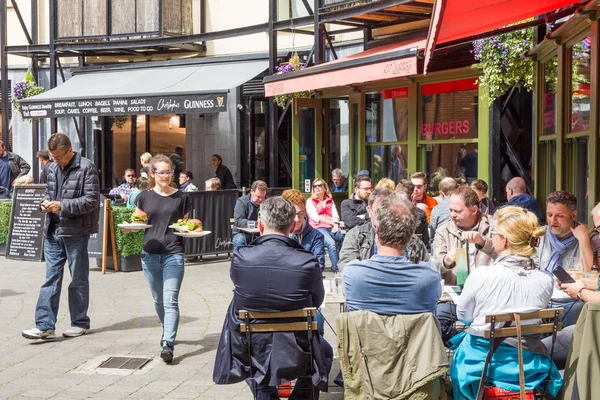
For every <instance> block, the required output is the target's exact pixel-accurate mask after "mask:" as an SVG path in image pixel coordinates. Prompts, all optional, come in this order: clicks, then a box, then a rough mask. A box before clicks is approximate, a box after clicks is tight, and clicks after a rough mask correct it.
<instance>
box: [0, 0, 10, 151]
mask: <svg viewBox="0 0 600 400" xmlns="http://www.w3.org/2000/svg"><path fill="white" fill-rule="evenodd" d="M6 23H7V18H6V0H0V104H1V105H2V108H1V109H0V114H1V115H0V117H1V118H0V119H1V120H2V123H1V127H2V141H3V142H4V146H5V147H6V148H7V149H8V150H10V142H9V141H8V107H9V106H8V57H7V53H6V40H7V31H6Z"/></svg>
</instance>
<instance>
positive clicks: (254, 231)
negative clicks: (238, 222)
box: [236, 227, 260, 235]
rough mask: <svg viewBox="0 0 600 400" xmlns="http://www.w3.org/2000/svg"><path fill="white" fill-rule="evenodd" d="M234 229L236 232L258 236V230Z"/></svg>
mask: <svg viewBox="0 0 600 400" xmlns="http://www.w3.org/2000/svg"><path fill="white" fill-rule="evenodd" d="M236 229H237V230H238V231H241V232H245V233H248V234H250V235H259V234H260V229H258V228H254V229H250V228H237V227H236Z"/></svg>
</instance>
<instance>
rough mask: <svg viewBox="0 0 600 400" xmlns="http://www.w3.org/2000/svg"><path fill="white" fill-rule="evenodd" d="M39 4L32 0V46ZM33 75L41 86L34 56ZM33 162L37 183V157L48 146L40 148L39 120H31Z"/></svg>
mask: <svg viewBox="0 0 600 400" xmlns="http://www.w3.org/2000/svg"><path fill="white" fill-rule="evenodd" d="M37 17H38V2H37V0H31V41H32V44H37V43H38V20H37ZM31 75H33V79H35V82H36V84H38V85H39V82H40V81H39V79H40V76H39V65H38V56H37V55H35V54H34V55H33V56H32V57H31ZM31 144H32V145H31V153H32V154H31V161H32V165H33V177H34V179H35V180H36V182H39V179H40V161H39V160H38V158H37V157H36V156H35V154H36V153H37V150H38V149H41V148H46V146H40V123H39V120H38V119H37V118H33V119H32V120H31Z"/></svg>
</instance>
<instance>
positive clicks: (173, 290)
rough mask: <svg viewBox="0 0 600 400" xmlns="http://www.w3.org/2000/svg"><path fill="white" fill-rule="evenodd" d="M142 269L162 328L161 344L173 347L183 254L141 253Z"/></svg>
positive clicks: (177, 323) (181, 278)
mask: <svg viewBox="0 0 600 400" xmlns="http://www.w3.org/2000/svg"><path fill="white" fill-rule="evenodd" d="M142 268H143V270H144V276H145V277H146V281H147V282H148V286H150V292H151V293H152V299H153V300H154V309H155V310H156V314H157V315H158V319H159V320H160V324H161V326H162V327H163V342H166V343H168V344H169V345H171V346H173V345H174V344H175V337H176V336H177V327H178V326H179V289H181V282H182V281H183V270H184V267H183V253H175V254H150V253H146V252H145V251H144V252H143V258H142Z"/></svg>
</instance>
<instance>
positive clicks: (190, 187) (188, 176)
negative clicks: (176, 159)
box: [179, 171, 198, 192]
mask: <svg viewBox="0 0 600 400" xmlns="http://www.w3.org/2000/svg"><path fill="white" fill-rule="evenodd" d="M193 180H194V174H192V171H182V172H181V173H180V174H179V190H181V191H182V192H197V191H198V187H197V186H196V185H194V182H192V181H193Z"/></svg>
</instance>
